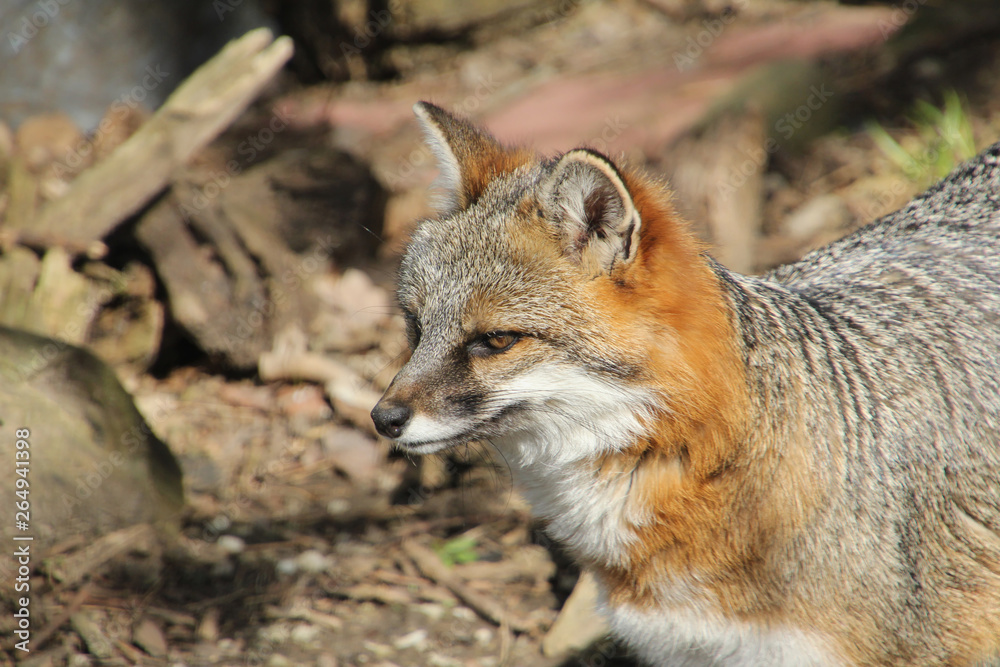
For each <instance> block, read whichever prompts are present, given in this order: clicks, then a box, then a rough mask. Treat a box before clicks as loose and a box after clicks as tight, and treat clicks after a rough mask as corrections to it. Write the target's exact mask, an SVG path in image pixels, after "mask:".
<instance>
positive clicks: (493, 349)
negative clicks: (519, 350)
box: [469, 331, 524, 357]
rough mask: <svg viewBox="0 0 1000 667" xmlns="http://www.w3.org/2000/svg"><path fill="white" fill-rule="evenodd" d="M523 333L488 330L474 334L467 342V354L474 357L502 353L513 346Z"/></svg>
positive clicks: (522, 336)
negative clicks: (477, 334)
mask: <svg viewBox="0 0 1000 667" xmlns="http://www.w3.org/2000/svg"><path fill="white" fill-rule="evenodd" d="M522 338H524V334H522V333H518V332H516V331H490V332H487V333H484V334H480V335H479V336H476V337H475V338H473V339H472V340H471V341H470V342H469V354H471V355H472V356H474V357H490V356H493V355H495V354H503V353H504V352H506V351H507V350H509V349H510V348H512V347H514V345H516V344H517V342H518V341H519V340H521V339H522Z"/></svg>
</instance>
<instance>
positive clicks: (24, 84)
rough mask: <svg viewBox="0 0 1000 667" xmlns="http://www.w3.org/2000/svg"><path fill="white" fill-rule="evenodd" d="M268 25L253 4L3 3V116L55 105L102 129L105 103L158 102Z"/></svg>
mask: <svg viewBox="0 0 1000 667" xmlns="http://www.w3.org/2000/svg"><path fill="white" fill-rule="evenodd" d="M220 7H221V11H220ZM237 7H238V9H239V11H236V9H237ZM268 23H269V21H268V19H267V18H266V17H265V16H264V15H263V14H262V12H261V11H260V9H259V7H258V3H256V2H254V1H253V0H240V2H238V3H236V2H234V3H217V4H216V5H215V6H213V5H212V4H211V3H209V4H205V3H202V2H198V1H197V0H181V1H180V2H148V1H146V0H125V1H121V0H113V1H112V0H97V1H95V2H89V3H73V2H65V1H60V2H53V3H45V4H41V3H39V2H37V0H8V1H6V2H4V3H3V4H2V5H0V25H3V26H4V27H5V29H4V36H3V39H2V40H0V61H3V63H4V66H3V68H0V90H3V91H4V96H3V99H2V100H0V117H2V118H4V119H6V120H8V121H9V122H11V123H13V124H14V125H15V126H16V125H18V124H19V123H20V122H22V121H23V120H24V119H25V118H27V117H29V116H31V115H33V114H37V113H39V112H44V111H57V110H62V111H65V112H67V113H68V114H69V115H70V116H71V117H72V118H73V120H74V121H75V122H76V123H77V124H79V125H80V126H81V127H83V128H84V129H85V130H86V131H88V132H89V131H91V130H94V129H98V130H100V126H99V124H98V121H99V120H100V119H101V116H102V114H103V113H104V110H105V109H106V108H108V106H109V105H112V104H113V105H115V108H116V109H117V110H119V112H121V111H122V110H125V109H129V108H135V107H137V106H140V105H142V106H145V107H147V108H150V109H154V108H156V106H157V105H158V104H159V103H160V102H162V101H163V100H164V99H165V98H166V97H167V95H168V94H169V93H170V92H171V91H172V90H173V89H174V88H176V87H177V85H178V84H180V82H181V81H182V80H183V79H184V77H185V76H186V75H187V74H188V73H190V72H191V71H192V70H194V68H195V67H197V66H198V65H199V64H201V62H203V61H204V60H205V59H206V58H207V57H208V56H210V55H211V54H213V53H215V52H216V51H217V50H218V49H219V48H220V47H221V46H222V45H223V44H225V43H226V42H227V41H228V40H229V39H231V38H233V37H235V36H237V35H242V34H243V33H244V32H246V31H247V30H249V29H251V28H254V27H257V26H260V25H267V24H268Z"/></svg>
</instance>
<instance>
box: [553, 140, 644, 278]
mask: <svg viewBox="0 0 1000 667" xmlns="http://www.w3.org/2000/svg"><path fill="white" fill-rule="evenodd" d="M543 196H544V199H545V200H546V205H547V208H549V210H550V211H551V212H552V213H553V214H554V217H555V218H556V220H557V224H559V225H560V232H561V236H562V238H563V240H564V243H565V250H566V251H567V252H568V253H570V254H573V255H577V256H579V257H580V258H581V259H583V258H584V255H585V254H588V253H589V255H590V257H589V259H592V260H595V261H596V262H597V263H598V266H599V268H601V269H603V270H608V269H610V268H611V266H612V265H613V264H614V262H615V261H624V262H628V261H631V259H632V258H633V257H634V256H635V251H636V248H637V242H638V233H639V227H640V219H639V214H638V211H636V208H635V204H634V202H633V200H632V195H631V193H630V192H629V190H628V187H627V186H626V184H625V179H624V178H623V177H622V175H621V173H620V172H619V171H618V168H617V167H616V166H615V165H614V163H613V162H612V161H611V160H610V159H608V158H607V157H605V156H604V155H602V154H600V153H598V152H596V151H593V150H590V149H586V148H580V149H576V150H572V151H570V152H568V153H566V154H565V155H563V156H562V158H560V160H559V161H558V163H556V166H555V168H554V169H553V172H552V175H551V177H550V179H549V182H548V184H547V186H546V187H545V188H544V189H543Z"/></svg>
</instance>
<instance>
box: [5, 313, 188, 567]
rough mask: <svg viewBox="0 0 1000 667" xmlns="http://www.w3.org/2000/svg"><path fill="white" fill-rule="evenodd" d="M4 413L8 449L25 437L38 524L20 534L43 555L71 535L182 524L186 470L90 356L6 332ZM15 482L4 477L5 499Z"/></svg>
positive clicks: (7, 534)
mask: <svg viewBox="0 0 1000 667" xmlns="http://www.w3.org/2000/svg"><path fill="white" fill-rule="evenodd" d="M0 406H3V413H2V415H0V419H2V422H3V433H4V434H5V437H7V438H8V439H9V442H10V443H13V442H14V438H15V436H16V435H17V434H18V433H24V432H26V433H27V437H22V438H21V439H22V440H23V441H25V442H27V443H28V445H27V448H26V449H25V451H27V452H29V454H30V457H29V458H28V459H25V460H27V461H29V467H30V473H29V476H28V480H29V481H30V485H31V486H30V488H29V489H28V490H29V491H30V497H29V499H30V503H31V517H32V521H31V522H30V525H29V529H28V530H26V531H24V532H23V533H21V534H27V535H31V536H32V537H34V542H33V545H34V547H33V548H34V549H37V550H38V552H39V553H42V552H44V550H45V549H46V548H47V547H48V546H51V545H52V544H54V543H55V542H56V541H60V542H63V541H66V540H67V539H69V538H70V537H73V536H74V535H81V536H83V537H85V538H87V539H88V540H90V539H93V538H96V537H99V536H102V535H106V534H108V533H111V532H112V531H116V530H119V529H121V528H124V527H127V526H132V525H136V524H140V523H152V524H156V525H158V526H160V527H161V528H168V527H173V526H175V525H176V522H177V520H178V518H179V514H178V513H179V510H180V508H181V506H182V504H183V490H182V485H181V470H180V467H179V466H178V465H177V461H176V460H175V459H174V457H173V454H171V452H170V450H169V449H168V448H167V446H166V445H165V444H164V443H163V442H162V441H160V440H159V439H158V438H157V437H156V435H154V434H153V433H152V431H151V430H150V428H149V426H148V425H147V424H146V422H145V420H143V418H142V416H141V415H140V414H139V412H138V411H137V410H136V408H135V406H134V405H133V403H132V399H131V397H130V396H129V395H128V393H126V392H125V390H124V389H123V388H122V386H121V384H119V382H118V380H117V378H116V377H115V375H114V374H113V373H112V372H111V370H110V369H109V368H108V367H107V366H105V365H104V363H102V362H101V361H100V360H99V359H97V357H95V356H94V355H93V354H91V353H90V352H87V351H86V350H83V349H81V348H78V347H74V346H72V345H69V344H67V343H64V342H61V341H57V340H52V339H48V338H43V337H40V336H36V335H33V334H30V333H26V332H23V331H19V330H16V329H9V328H5V327H0ZM10 446H13V444H11V445H10ZM12 460H13V459H12ZM14 483H15V476H14V475H13V474H12V475H6V476H4V477H3V479H2V480H0V494H2V495H4V496H5V497H14V490H15V489H14ZM13 532H14V524H13V522H8V523H7V524H5V525H4V526H3V527H2V528H0V534H2V536H3V538H5V539H6V540H8V541H9V540H10V539H11V537H12V536H13V535H12V533H13Z"/></svg>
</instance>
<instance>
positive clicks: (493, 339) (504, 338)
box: [484, 333, 517, 350]
mask: <svg viewBox="0 0 1000 667" xmlns="http://www.w3.org/2000/svg"><path fill="white" fill-rule="evenodd" d="M484 342H485V343H486V344H487V345H489V346H490V347H492V348H493V349H494V350H505V349H507V348H508V347H510V346H511V345H513V344H514V343H515V342H517V336H515V335H514V334H512V333H494V334H489V335H488V336H486V340H485V341H484Z"/></svg>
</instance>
